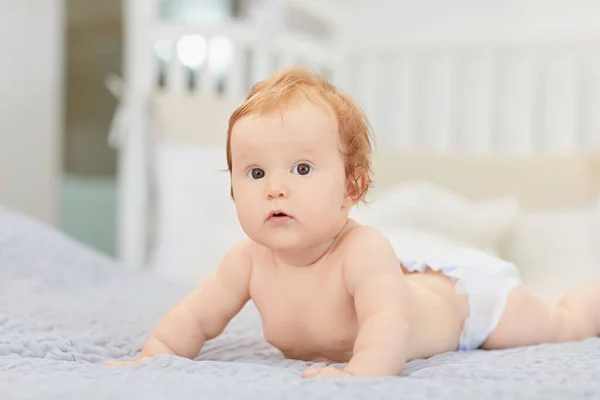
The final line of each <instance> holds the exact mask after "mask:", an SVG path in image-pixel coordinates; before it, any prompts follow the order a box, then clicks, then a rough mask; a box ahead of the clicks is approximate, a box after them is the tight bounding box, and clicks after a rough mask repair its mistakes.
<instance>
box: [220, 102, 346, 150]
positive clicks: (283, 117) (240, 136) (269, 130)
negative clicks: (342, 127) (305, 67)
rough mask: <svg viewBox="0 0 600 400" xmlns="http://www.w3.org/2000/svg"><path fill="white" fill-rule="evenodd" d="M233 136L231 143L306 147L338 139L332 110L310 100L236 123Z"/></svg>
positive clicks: (248, 115) (281, 107)
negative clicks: (264, 143)
mask: <svg viewBox="0 0 600 400" xmlns="http://www.w3.org/2000/svg"><path fill="white" fill-rule="evenodd" d="M231 135H232V137H231V141H232V144H234V143H237V144H242V145H243V144H249V143H254V142H256V141H259V142H271V141H287V142H293V143H295V144H296V145H302V146H307V147H310V146H319V145H320V144H322V143H323V142H327V141H331V140H335V141H337V139H338V136H339V134H338V123H337V118H336V117H335V114H334V113H333V111H332V110H330V109H327V108H326V107H324V106H323V105H321V104H315V103H312V102H310V101H304V102H301V103H295V104H291V105H285V106H280V107H277V108H274V109H269V110H261V111H257V112H253V113H249V114H247V115H245V116H243V117H242V118H240V119H239V120H238V121H237V122H236V123H235V125H234V126H233V128H232V132H231Z"/></svg>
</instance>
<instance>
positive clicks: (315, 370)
mask: <svg viewBox="0 0 600 400" xmlns="http://www.w3.org/2000/svg"><path fill="white" fill-rule="evenodd" d="M322 369H323V368H321V367H317V368H309V369H307V370H306V371H304V372H303V373H302V377H303V378H314V377H315V376H317V375H319V371H321V370H322Z"/></svg>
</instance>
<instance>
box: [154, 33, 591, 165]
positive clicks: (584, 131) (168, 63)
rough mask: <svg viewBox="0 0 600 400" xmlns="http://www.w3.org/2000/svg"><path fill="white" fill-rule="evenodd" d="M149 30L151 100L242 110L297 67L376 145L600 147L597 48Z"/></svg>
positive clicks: (483, 149) (526, 149)
mask: <svg viewBox="0 0 600 400" xmlns="http://www.w3.org/2000/svg"><path fill="white" fill-rule="evenodd" d="M152 32H153V33H154V37H153V43H154V48H155V53H156V56H157V57H155V61H156V62H155V74H156V78H155V82H157V87H158V88H159V90H167V91H172V92H181V93H183V92H188V93H192V94H198V95H202V96H208V97H210V96H231V97H232V98H234V99H240V100H241V99H242V98H243V96H244V95H245V94H246V93H247V91H248V89H249V88H250V86H251V85H252V84H254V83H255V82H257V81H259V80H262V79H264V78H265V77H267V76H269V75H270V74H271V73H273V72H274V71H275V70H277V69H278V68H280V67H283V66H286V65H295V64H303V65H307V66H309V67H312V68H314V69H315V70H317V71H319V72H321V73H323V74H324V75H326V76H327V77H328V78H330V79H331V80H332V81H334V82H335V83H336V84H338V85H339V86H340V87H341V88H342V89H343V90H346V91H348V92H349V93H350V94H352V95H353V96H354V97H355V98H356V99H357V100H358V101H359V103H360V104H362V105H363V107H364V108H365V110H366V112H367V115H368V116H369V119H370V120H371V123H372V126H373V129H374V132H375V135H376V137H377V139H378V142H379V143H381V144H383V145H385V146H394V147H397V148H402V149H405V150H407V151H425V152H469V153H473V152H475V153H489V152H510V153H515V152H517V153H525V154H527V153H532V152H552V153H562V152H573V151H585V150H588V149H590V148H592V147H597V146H598V144H599V143H598V137H599V132H600V112H598V111H600V109H599V107H600V46H599V44H600V42H599V43H598V44H597V43H584V44H582V43H577V42H576V43H569V44H564V43H561V44H554V43H507V44H504V45H500V44H495V45H493V46H492V45H490V46H476V45H472V44H462V45H446V46H435V45H428V46H426V45H423V46H415V45H413V46H409V45H407V46H404V47H398V48H397V49H396V50H395V52H388V53H382V52H376V51H369V50H368V49H366V50H361V51H355V50H352V49H350V50H342V49H340V48H335V47H331V48H329V47H327V46H325V45H323V44H319V43H318V42H314V41H311V40H308V39H304V40H300V39H298V38H291V37H281V38H271V39H269V40H265V38H264V37H260V36H259V34H257V33H256V32H255V31H253V30H251V29H248V28H247V27H244V26H242V25H239V24H230V25H220V26H215V27H203V28H193V29H191V28H189V27H185V26H168V25H160V26H158V27H156V28H155V29H153V30H152ZM194 49H196V52H197V53H196V56H195V57H196V58H194V54H193V53H192V51H193V50H194ZM186 52H188V53H186ZM186 54H187V55H186ZM190 55H191V56H190Z"/></svg>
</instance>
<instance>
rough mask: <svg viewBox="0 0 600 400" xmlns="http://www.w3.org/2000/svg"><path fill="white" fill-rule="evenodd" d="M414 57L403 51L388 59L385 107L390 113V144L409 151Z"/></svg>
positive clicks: (412, 132) (410, 143) (412, 130)
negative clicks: (387, 85)
mask: <svg viewBox="0 0 600 400" xmlns="http://www.w3.org/2000/svg"><path fill="white" fill-rule="evenodd" d="M415 74H416V70H415V57H414V55H413V54H411V53H405V54H404V55H403V56H402V57H396V58H395V59H393V60H391V61H390V64H389V73H388V74H387V75H386V76H388V77H390V80H389V82H390V93H389V99H390V101H389V105H388V107H387V110H388V113H389V115H390V124H389V127H390V131H391V132H392V134H391V137H390V144H391V145H393V146H394V147H397V148H399V149H401V150H405V151H409V150H410V149H411V146H412V145H413V142H412V140H413V135H414V108H413V107H414V101H415V86H414V84H415Z"/></svg>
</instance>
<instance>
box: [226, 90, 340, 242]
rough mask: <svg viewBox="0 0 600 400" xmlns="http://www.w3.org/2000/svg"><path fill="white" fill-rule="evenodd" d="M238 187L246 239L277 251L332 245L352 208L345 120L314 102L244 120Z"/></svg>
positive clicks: (235, 173)
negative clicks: (342, 133)
mask: <svg viewBox="0 0 600 400" xmlns="http://www.w3.org/2000/svg"><path fill="white" fill-rule="evenodd" d="M231 158H232V175H231V181H232V187H233V193H234V197H235V203H236V208H237V214H238V218H239V220H240V224H241V226H242V228H243V229H244V231H245V232H246V234H247V235H248V236H249V237H250V238H251V239H252V240H254V241H256V242H257V243H260V244H263V245H265V246H267V247H270V248H272V249H275V250H301V249H303V248H308V247H311V246H315V245H319V244H322V243H325V242H327V241H328V240H331V239H332V238H333V237H335V235H336V234H337V233H338V232H339V231H340V230H341V229H342V227H343V225H344V224H345V221H346V218H347V216H348V209H349V207H350V206H351V205H352V201H351V199H349V198H348V197H347V196H346V179H345V172H344V160H343V158H342V155H341V154H340V139H339V133H338V125H337V120H336V117H335V115H334V114H333V112H332V111H331V110H330V109H329V108H326V107H325V106H323V105H320V104H315V103H313V102H310V101H308V100H303V101H299V102H298V103H296V104H293V105H290V106H289V107H285V108H282V109H281V110H275V111H273V112H270V113H264V114H262V115H261V114H254V115H248V116H245V117H243V118H241V119H240V120H239V121H238V122H236V124H235V125H234V127H233V130H232V133H231Z"/></svg>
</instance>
